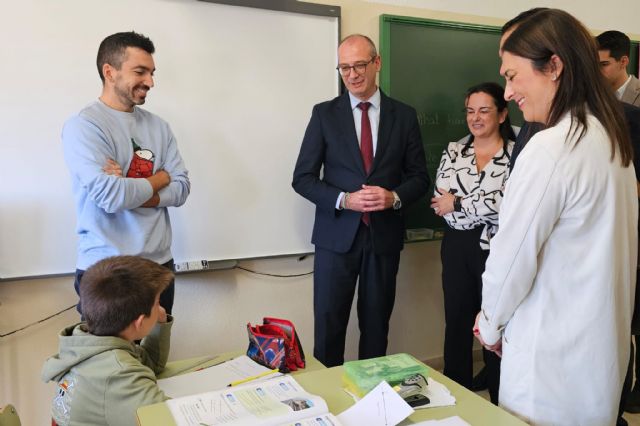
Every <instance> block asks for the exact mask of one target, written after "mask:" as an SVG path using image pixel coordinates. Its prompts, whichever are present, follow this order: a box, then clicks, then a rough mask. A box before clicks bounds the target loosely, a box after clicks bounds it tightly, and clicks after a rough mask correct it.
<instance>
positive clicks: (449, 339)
mask: <svg viewBox="0 0 640 426" xmlns="http://www.w3.org/2000/svg"><path fill="white" fill-rule="evenodd" d="M465 108H466V115H467V125H468V126H469V132H470V133H471V134H470V135H469V136H468V138H467V140H466V141H465V142H464V143H459V142H452V143H450V144H449V145H448V146H447V148H446V149H445V150H444V152H443V154H442V159H441V160H440V166H439V167H438V171H437V173H436V183H435V186H436V189H435V194H434V197H433V198H432V199H431V207H432V208H433V209H434V211H435V213H436V214H437V215H438V216H442V217H444V219H445V220H446V222H447V227H446V228H445V233H444V238H443V240H442V247H441V257H442V288H443V291H444V311H445V336H444V374H445V375H446V376H448V377H449V378H451V379H453V380H455V381H456V382H458V383H460V384H461V385H463V386H465V387H467V388H470V387H471V381H472V377H473V357H472V347H473V333H472V331H471V329H472V327H473V324H474V321H475V317H476V314H477V313H478V310H479V309H480V305H481V302H482V273H483V272H484V265H485V261H486V259H487V256H488V255H489V246H490V240H491V237H493V235H495V233H496V231H497V227H498V212H499V209H500V202H501V201H502V195H503V191H504V186H505V183H506V181H507V178H508V175H509V159H510V155H511V151H512V150H513V144H514V142H513V140H514V139H515V135H514V133H513V130H512V128H511V123H510V121H509V115H508V110H507V101H505V99H504V89H503V88H502V87H500V85H498V84H496V83H482V84H479V85H477V86H473V87H471V88H470V89H469V90H468V91H467V95H466V98H465ZM483 358H484V361H485V365H486V368H487V382H488V387H489V394H490V396H491V401H492V402H493V403H494V404H498V388H499V379H500V358H499V357H498V356H497V355H496V354H495V353H493V352H491V351H487V350H483Z"/></svg>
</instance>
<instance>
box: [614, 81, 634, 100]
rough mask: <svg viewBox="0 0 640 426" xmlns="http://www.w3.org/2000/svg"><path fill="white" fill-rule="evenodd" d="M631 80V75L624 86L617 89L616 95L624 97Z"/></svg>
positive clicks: (620, 97)
mask: <svg viewBox="0 0 640 426" xmlns="http://www.w3.org/2000/svg"><path fill="white" fill-rule="evenodd" d="M630 81H631V76H629V78H627V81H625V82H624V83H623V84H622V86H620V87H618V90H616V96H617V97H618V99H622V95H624V91H625V90H626V89H627V86H628V85H629V82H630Z"/></svg>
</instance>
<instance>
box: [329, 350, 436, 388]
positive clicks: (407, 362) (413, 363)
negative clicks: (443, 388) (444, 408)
mask: <svg viewBox="0 0 640 426" xmlns="http://www.w3.org/2000/svg"><path fill="white" fill-rule="evenodd" d="M343 368H344V374H343V375H342V383H343V385H344V386H345V388H346V389H347V390H348V391H349V392H351V393H353V394H354V395H356V396H358V397H359V398H361V397H363V396H364V395H366V394H367V392H369V391H370V390H371V389H373V388H374V387H376V386H377V385H378V384H379V383H380V382H381V381H383V380H384V381H386V382H387V383H389V385H391V386H395V385H397V384H399V383H400V382H402V381H403V380H404V379H406V378H407V377H409V376H412V375H414V374H421V375H422V376H424V378H425V379H426V378H427V377H428V375H429V368H428V367H427V366H426V365H424V364H423V363H421V362H420V361H418V360H417V359H415V358H414V357H412V356H411V355H409V354H404V353H401V354H395V355H387V356H382V357H379V358H371V359H363V360H359V361H348V362H345V363H344V366H343Z"/></svg>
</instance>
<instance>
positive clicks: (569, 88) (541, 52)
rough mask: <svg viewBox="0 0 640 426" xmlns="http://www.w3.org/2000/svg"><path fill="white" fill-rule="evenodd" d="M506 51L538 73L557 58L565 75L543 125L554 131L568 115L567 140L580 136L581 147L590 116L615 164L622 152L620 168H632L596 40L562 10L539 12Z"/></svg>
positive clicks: (619, 112)
mask: <svg viewBox="0 0 640 426" xmlns="http://www.w3.org/2000/svg"><path fill="white" fill-rule="evenodd" d="M502 50H503V51H504V52H510V53H512V54H514V55H517V56H520V57H522V58H527V59H530V60H531V62H532V64H533V67H534V69H536V70H538V71H540V72H545V71H549V70H550V67H551V66H552V65H551V58H552V56H553V55H557V56H558V57H559V58H560V60H561V61H562V64H563V69H562V72H561V74H560V75H559V76H558V78H559V83H558V90H557V92H556V94H555V96H554V98H553V101H552V103H551V108H550V111H549V116H548V118H547V122H546V123H544V124H545V125H546V126H548V127H550V126H554V125H556V124H557V123H558V122H559V121H560V120H561V119H562V117H563V116H564V115H565V114H566V113H568V112H569V113H570V114H571V127H570V130H569V134H570V135H571V134H573V135H577V138H576V142H575V143H576V144H577V143H578V142H580V140H581V139H582V137H583V136H584V135H585V133H586V132H587V127H588V123H587V113H588V112H589V113H591V114H593V115H594V116H595V117H596V118H597V119H598V120H599V121H600V123H601V124H602V126H603V127H604V129H605V131H606V132H607V135H608V136H609V139H610V141H611V160H613V159H614V158H615V156H616V152H619V154H620V159H621V163H622V165H623V166H625V167H627V166H628V165H629V163H630V162H631V159H632V157H633V153H632V148H631V142H630V140H629V133H628V130H627V125H626V122H625V119H624V115H623V110H622V104H621V103H620V102H619V101H618V100H617V99H616V97H615V95H614V93H613V90H611V88H610V87H609V86H608V85H607V84H606V82H605V79H604V77H603V76H602V73H601V71H600V64H599V59H598V49H597V47H596V43H595V40H594V39H593V37H592V36H591V34H590V33H589V32H588V31H587V29H586V28H585V27H584V25H582V24H581V23H580V21H578V20H577V19H576V18H574V17H573V16H571V15H570V14H568V13H567V12H565V11H563V10H559V9H548V10H542V11H539V12H537V13H535V14H533V15H531V16H530V17H529V18H527V19H525V20H523V21H522V22H521V23H520V24H519V25H518V26H517V27H516V29H515V30H514V31H513V33H511V35H510V36H509V38H507V40H506V41H505V42H504V45H503V46H502Z"/></svg>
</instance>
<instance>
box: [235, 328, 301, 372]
mask: <svg viewBox="0 0 640 426" xmlns="http://www.w3.org/2000/svg"><path fill="white" fill-rule="evenodd" d="M262 322H263V323H262V324H261V325H255V326H252V325H251V323H248V324H247V333H248V335H249V347H248V348H247V356H248V357H249V358H251V359H253V360H254V361H256V362H257V363H259V364H262V365H264V366H266V367H268V368H277V369H278V370H280V372H282V373H289V372H291V371H296V370H297V369H298V368H304V367H305V357H304V351H303V350H302V345H301V344H300V339H299V338H298V334H297V333H296V329H295V326H294V325H293V323H292V322H291V321H289V320H285V319H281V318H269V317H265V318H264V319H263V321H262Z"/></svg>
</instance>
